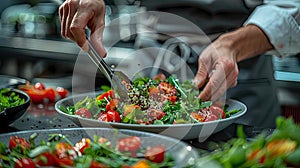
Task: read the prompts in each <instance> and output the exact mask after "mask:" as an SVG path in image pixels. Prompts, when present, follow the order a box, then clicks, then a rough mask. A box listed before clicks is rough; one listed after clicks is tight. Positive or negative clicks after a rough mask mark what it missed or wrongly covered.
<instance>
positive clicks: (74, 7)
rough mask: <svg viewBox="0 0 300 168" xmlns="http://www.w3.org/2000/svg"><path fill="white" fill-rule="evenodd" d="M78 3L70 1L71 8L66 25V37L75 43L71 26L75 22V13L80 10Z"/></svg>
mask: <svg viewBox="0 0 300 168" xmlns="http://www.w3.org/2000/svg"><path fill="white" fill-rule="evenodd" d="M78 3H79V2H78V1H77V0H72V1H69V3H68V6H69V10H68V17H67V20H66V23H65V24H66V27H65V35H66V37H68V38H69V39H71V40H73V41H74V36H73V34H72V33H71V31H70V25H71V23H72V21H73V18H74V16H75V13H76V11H77V9H78Z"/></svg>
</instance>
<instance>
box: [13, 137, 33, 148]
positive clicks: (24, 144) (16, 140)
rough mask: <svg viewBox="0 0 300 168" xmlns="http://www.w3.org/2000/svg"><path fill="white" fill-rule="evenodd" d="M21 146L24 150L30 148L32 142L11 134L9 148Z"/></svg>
mask: <svg viewBox="0 0 300 168" xmlns="http://www.w3.org/2000/svg"><path fill="white" fill-rule="evenodd" d="M17 146H20V147H21V148H22V149H23V150H24V149H29V148H30V143H29V142H28V141H27V140H26V139H25V138H20V137H17V136H11V137H10V138H9V149H10V150H11V149H13V148H15V147H17Z"/></svg>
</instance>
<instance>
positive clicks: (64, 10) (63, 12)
mask: <svg viewBox="0 0 300 168" xmlns="http://www.w3.org/2000/svg"><path fill="white" fill-rule="evenodd" d="M68 11H69V6H68V3H67V1H65V2H64V3H63V4H62V5H61V6H60V7H59V16H60V22H61V30H60V31H61V35H62V36H63V37H65V38H66V32H65V30H66V20H67V17H68Z"/></svg>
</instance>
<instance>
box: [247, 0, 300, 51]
mask: <svg viewBox="0 0 300 168" xmlns="http://www.w3.org/2000/svg"><path fill="white" fill-rule="evenodd" d="M299 23H300V1H299V0H284V1H283V0H273V1H272V0H268V1H266V2H265V3H264V4H263V5H261V6H258V7H257V8H256V9H255V10H254V11H253V13H252V14H251V15H250V17H249V18H248V19H247V21H246V22H245V23H244V25H248V24H254V25H257V26H258V27H260V28H261V29H262V30H263V31H264V32H265V34H266V35H267V36H268V38H269V40H270V42H271V43H272V45H273V46H274V48H275V50H276V53H277V54H276V55H278V56H289V55H295V54H297V53H300V26H299Z"/></svg>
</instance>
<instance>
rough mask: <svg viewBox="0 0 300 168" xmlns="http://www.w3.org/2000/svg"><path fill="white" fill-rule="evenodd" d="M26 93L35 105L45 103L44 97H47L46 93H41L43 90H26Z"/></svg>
mask: <svg viewBox="0 0 300 168" xmlns="http://www.w3.org/2000/svg"><path fill="white" fill-rule="evenodd" d="M25 92H26V93H27V94H28V96H29V97H30V100H31V102H32V103H35V104H38V103H43V101H44V97H45V91H41V90H26V91H25Z"/></svg>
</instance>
